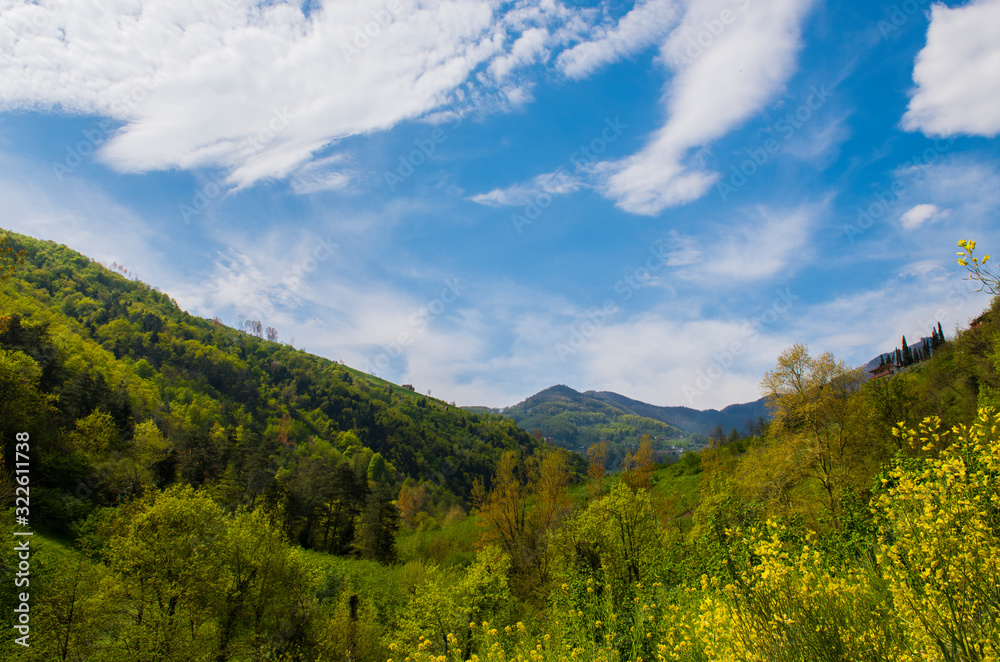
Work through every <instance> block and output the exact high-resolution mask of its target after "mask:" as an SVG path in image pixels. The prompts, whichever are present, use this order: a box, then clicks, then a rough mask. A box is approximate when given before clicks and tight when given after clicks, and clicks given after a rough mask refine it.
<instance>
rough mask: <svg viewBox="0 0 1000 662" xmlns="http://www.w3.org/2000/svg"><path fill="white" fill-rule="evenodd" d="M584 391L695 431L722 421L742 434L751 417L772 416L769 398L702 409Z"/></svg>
mask: <svg viewBox="0 0 1000 662" xmlns="http://www.w3.org/2000/svg"><path fill="white" fill-rule="evenodd" d="M583 395H590V396H592V397H594V398H597V399H599V400H603V401H604V402H608V403H610V404H614V405H615V406H617V407H620V408H622V409H624V410H626V411H628V412H630V413H633V414H636V415H639V416H645V417H647V418H652V419H655V420H657V421H661V422H663V423H666V424H668V425H672V426H674V427H677V428H680V429H681V430H684V431H686V432H689V433H691V434H703V435H709V434H711V432H712V430H713V429H714V428H715V426H717V425H721V426H722V429H723V430H724V431H725V432H726V433H729V431H730V430H733V429H735V430H737V431H738V432H739V433H740V434H745V433H746V431H747V430H746V427H747V422H748V421H750V422H756V421H757V419H758V418H763V419H764V420H765V421H767V420H769V419H770V417H771V416H770V413H769V412H768V410H767V405H766V403H765V398H760V399H759V400H756V401H754V402H746V403H743V404H736V405H729V406H728V407H724V408H723V409H722V410H721V411H720V410H718V409H704V410H701V409H692V408H690V407H659V406H657V405H651V404H647V403H645V402H640V401H639V400H633V399H631V398H626V397H625V396H624V395H619V394H618V393H611V392H610V391H586V392H584V394H583Z"/></svg>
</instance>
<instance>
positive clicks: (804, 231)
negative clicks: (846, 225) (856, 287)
mask: <svg viewBox="0 0 1000 662" xmlns="http://www.w3.org/2000/svg"><path fill="white" fill-rule="evenodd" d="M822 213H824V212H823V208H822V205H817V206H803V207H798V208H791V209H772V208H767V207H759V208H757V209H751V210H745V211H740V212H737V214H736V217H737V218H738V219H739V220H738V221H735V220H734V219H733V218H730V219H729V222H727V223H726V224H725V225H724V226H722V225H708V226H707V227H706V230H707V232H706V233H705V234H704V235H701V236H698V237H694V236H690V235H682V234H679V233H676V232H675V233H673V234H672V235H671V237H670V240H669V244H670V245H671V246H672V249H671V251H670V252H669V255H668V258H667V264H668V266H672V267H675V268H676V269H677V272H676V277H679V278H683V279H685V280H692V281H713V282H722V283H728V284H729V287H735V286H736V285H738V284H746V283H750V282H753V281H760V280H764V279H768V278H774V277H775V276H778V275H779V274H785V275H786V276H788V277H790V276H791V275H792V274H794V272H795V271H796V270H797V269H798V266H799V264H801V263H803V262H804V261H805V259H806V257H805V256H807V255H808V254H809V249H808V242H809V238H810V236H811V235H812V229H813V227H814V226H815V225H816V217H817V216H818V215H820V214H822Z"/></svg>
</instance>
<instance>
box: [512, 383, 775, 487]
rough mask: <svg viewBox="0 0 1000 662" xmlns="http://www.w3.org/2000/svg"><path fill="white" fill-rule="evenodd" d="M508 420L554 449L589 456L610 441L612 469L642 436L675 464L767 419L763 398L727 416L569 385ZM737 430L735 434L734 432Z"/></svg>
mask: <svg viewBox="0 0 1000 662" xmlns="http://www.w3.org/2000/svg"><path fill="white" fill-rule="evenodd" d="M503 415H504V416H507V417H509V418H511V419H512V420H514V421H516V422H517V424H518V425H520V426H521V427H522V428H524V429H525V430H527V431H528V432H533V433H534V432H536V431H539V432H540V434H541V435H542V436H543V437H545V438H547V439H549V440H550V441H551V442H552V443H553V444H556V445H558V446H561V447H563V448H567V449H569V450H572V451H576V452H578V453H585V452H586V450H587V448H589V447H590V446H591V445H593V444H597V443H600V442H607V443H608V446H609V449H608V467H609V468H616V467H618V465H619V463H620V461H621V460H622V458H624V456H625V455H626V454H628V453H629V452H631V451H634V450H635V449H636V448H637V447H638V445H639V442H640V441H641V440H642V439H643V437H645V436H648V437H649V438H650V439H651V440H652V444H653V449H654V452H655V453H656V455H657V458H658V459H659V460H660V461H663V462H672V461H675V460H676V459H677V458H678V457H679V456H680V452H683V449H686V448H695V449H697V448H702V447H704V446H705V445H707V443H708V441H709V437H711V436H714V437H716V438H727V439H728V438H735V436H743V435H746V434H748V432H747V429H748V423H749V424H750V426H749V427H750V428H751V431H752V429H753V428H754V426H758V427H759V426H760V425H762V424H763V422H764V421H766V420H767V418H768V417H769V414H768V412H767V408H766V406H765V405H764V400H763V398H762V399H761V400H758V401H757V402H753V403H748V404H745V405H732V406H730V407H726V408H725V409H723V410H722V411H717V410H714V409H710V410H706V411H699V410H697V409H691V408H689V407H657V406H655V405H650V404H646V403H644V402H639V401H638V400H632V399H630V398H626V397H625V396H622V395H618V394H617V393H610V392H607V391H586V392H584V393H580V392H578V391H575V390H573V389H571V388H569V387H568V386H562V385H559V386H552V387H550V388H547V389H545V390H544V391H540V392H538V393H536V394H535V395H533V396H531V397H529V398H527V399H525V400H524V401H523V402H520V403H518V404H516V405H514V406H512V407H508V408H506V409H504V410H503ZM734 430H735V431H736V435H734V434H733V431H734ZM536 434H537V433H536Z"/></svg>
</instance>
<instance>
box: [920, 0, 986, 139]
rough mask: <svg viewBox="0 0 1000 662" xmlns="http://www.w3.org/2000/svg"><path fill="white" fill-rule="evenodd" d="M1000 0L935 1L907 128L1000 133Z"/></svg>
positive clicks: (932, 132) (947, 132) (929, 131)
mask: <svg viewBox="0 0 1000 662" xmlns="http://www.w3.org/2000/svg"><path fill="white" fill-rule="evenodd" d="M997 26H1000V0H978V1H976V0H974V1H973V2H971V3H969V4H968V5H966V6H964V7H955V8H949V7H946V6H945V5H942V4H935V5H934V6H933V7H932V8H931V23H930V26H929V27H928V29H927V45H926V46H925V47H924V48H923V50H921V51H920V53H919V54H918V55H917V59H916V63H915V64H914V67H913V81H914V82H915V83H916V85H917V89H916V91H915V92H914V94H913V98H912V99H911V100H910V105H909V108H908V109H907V111H906V114H905V115H903V122H902V124H903V128H905V129H907V130H908V131H922V132H924V133H925V134H927V135H935V136H940V135H955V134H973V135H981V136H988V137H993V136H996V135H997V133H1000V40H998V39H997V29H998V28H997Z"/></svg>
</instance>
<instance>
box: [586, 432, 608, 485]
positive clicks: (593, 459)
mask: <svg viewBox="0 0 1000 662" xmlns="http://www.w3.org/2000/svg"><path fill="white" fill-rule="evenodd" d="M587 458H588V459H589V460H590V463H589V464H588V465H587V475H588V476H590V479H591V480H592V481H594V491H595V493H596V494H597V496H600V495H602V494H604V467H605V465H606V464H607V461H608V442H606V441H602V442H600V443H596V444H593V445H592V446H591V447H590V448H588V449H587Z"/></svg>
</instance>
